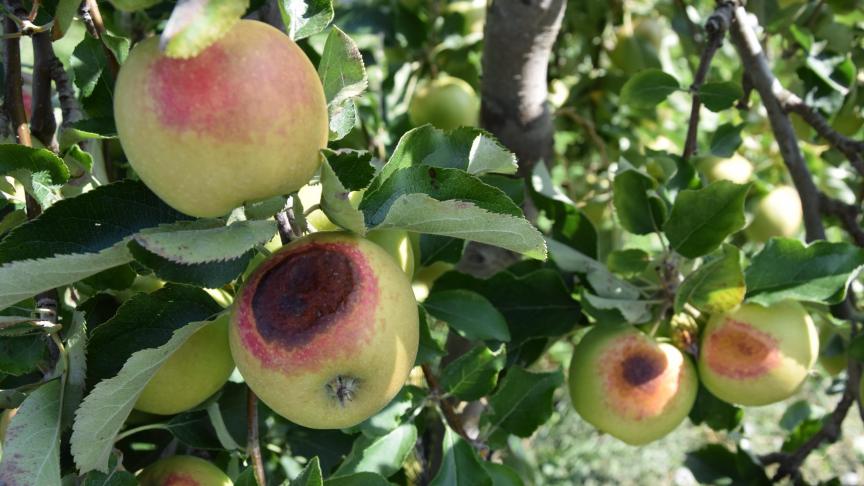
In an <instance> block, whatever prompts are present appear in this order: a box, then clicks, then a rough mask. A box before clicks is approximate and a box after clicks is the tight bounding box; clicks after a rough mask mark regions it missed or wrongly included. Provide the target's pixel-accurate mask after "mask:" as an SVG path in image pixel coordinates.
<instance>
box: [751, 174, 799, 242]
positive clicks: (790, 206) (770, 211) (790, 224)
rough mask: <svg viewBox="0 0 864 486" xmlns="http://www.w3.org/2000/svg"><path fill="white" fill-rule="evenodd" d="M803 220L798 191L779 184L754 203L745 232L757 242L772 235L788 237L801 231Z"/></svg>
mask: <svg viewBox="0 0 864 486" xmlns="http://www.w3.org/2000/svg"><path fill="white" fill-rule="evenodd" d="M803 221H804V210H803V209H802V207H801V198H799V197H798V191H796V190H795V188H794V187H791V186H780V187H777V188H775V189H773V190H772V191H771V192H769V193H768V194H767V195H766V196H765V197H763V198H762V199H761V200H760V201H759V202H758V203H757V204H756V208H755V210H754V211H753V220H752V221H751V222H750V225H749V226H748V227H747V229H746V233H747V236H748V237H749V238H750V239H751V240H752V241H755V242H759V243H763V242H765V241H768V240H769V239H771V238H773V237H786V238H789V237H793V236H795V235H797V234H798V233H799V232H800V231H801V225H802V223H803Z"/></svg>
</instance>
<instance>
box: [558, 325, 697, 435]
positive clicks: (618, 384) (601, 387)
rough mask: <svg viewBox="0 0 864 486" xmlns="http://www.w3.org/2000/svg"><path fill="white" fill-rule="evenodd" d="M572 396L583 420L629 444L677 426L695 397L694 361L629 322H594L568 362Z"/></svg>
mask: <svg viewBox="0 0 864 486" xmlns="http://www.w3.org/2000/svg"><path fill="white" fill-rule="evenodd" d="M569 383H570V397H571V399H572V401H573V408H575V409H576V411H577V412H578V413H579V415H581V416H582V418H583V419H585V421H587V422H588V423H590V424H591V425H593V426H594V427H597V429H599V430H601V431H603V432H606V433H608V434H610V435H612V436H614V437H616V438H618V439H620V440H622V441H624V442H626V443H628V444H631V445H641V444H646V443H648V442H651V441H654V440H657V439H659V438H660V437H663V436H664V435H666V434H668V433H669V432H671V431H672V430H674V429H675V428H676V427H678V425H679V424H680V423H681V422H682V421H683V420H684V419H685V418H686V417H687V415H688V414H689V413H690V409H691V408H693V403H694V402H695V401H696V392H697V390H698V381H697V379H696V370H695V368H694V366H693V363H691V362H690V359H689V358H687V357H686V356H684V355H683V354H682V353H681V351H679V350H678V348H676V347H674V346H672V345H671V344H667V343H658V342H657V341H655V340H654V339H653V338H651V337H649V336H648V335H646V334H645V333H643V332H641V331H639V330H638V329H636V328H635V327H633V326H629V325H617V324H615V325H603V324H597V325H595V326H594V327H593V328H592V329H591V330H590V331H588V333H587V334H586V335H585V336H584V337H583V338H582V340H581V341H579V344H578V345H577V346H576V348H575V349H574V350H573V360H572V361H571V362H570V378H569Z"/></svg>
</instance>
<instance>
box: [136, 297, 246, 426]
mask: <svg viewBox="0 0 864 486" xmlns="http://www.w3.org/2000/svg"><path fill="white" fill-rule="evenodd" d="M228 321H229V316H228V314H223V315H221V316H220V317H218V318H216V320H214V321H213V322H212V323H210V324H207V325H206V326H204V327H202V328H201V329H199V330H198V331H197V332H195V334H193V335H192V336H190V337H189V339H188V340H187V341H186V342H185V343H183V345H182V346H180V348H179V349H178V350H177V351H175V352H174V354H172V355H171V356H170V357H169V358H168V359H167V360H166V361H165V362H164V363H162V366H161V367H160V368H159V371H157V372H156V374H155V375H154V376H153V378H151V379H150V381H149V382H148V383H147V386H145V387H144V391H143V392H141V395H139V396H138V401H137V402H135V410H139V411H141V412H147V413H153V414H158V415H173V414H176V413H180V412H184V411H186V410H189V409H190V408H192V407H195V406H197V405H200V404H201V403H202V402H204V400H206V399H207V398H209V397H210V395H213V394H214V393H216V392H217V391H219V389H220V388H222V386H223V385H224V384H225V382H226V381H228V377H229V376H231V372H232V371H234V361H233V360H232V359H231V350H230V349H229V347H228Z"/></svg>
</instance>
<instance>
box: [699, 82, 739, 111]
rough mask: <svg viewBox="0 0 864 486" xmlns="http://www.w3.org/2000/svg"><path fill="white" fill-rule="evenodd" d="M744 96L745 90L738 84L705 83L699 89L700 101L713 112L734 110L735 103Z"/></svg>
mask: <svg viewBox="0 0 864 486" xmlns="http://www.w3.org/2000/svg"><path fill="white" fill-rule="evenodd" d="M742 96H744V90H742V89H741V86H740V85H739V84H738V83H735V82H732V81H723V82H719V83H705V84H703V85H702V86H700V87H699V99H700V100H702V104H703V105H705V107H706V108H708V109H709V110H711V111H713V112H718V111H723V110H726V109H728V108H732V106H733V105H735V102H737V101H738V100H740V99H741V97H742Z"/></svg>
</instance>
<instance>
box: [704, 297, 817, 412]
mask: <svg viewBox="0 0 864 486" xmlns="http://www.w3.org/2000/svg"><path fill="white" fill-rule="evenodd" d="M818 356H819V334H818V331H817V330H816V326H815V325H814V324H813V319H811V318H810V315H808V314H807V312H806V311H805V310H804V308H803V307H802V306H801V304H798V303H797V302H791V301H786V302H778V303H776V304H773V305H771V306H770V307H762V306H760V305H756V304H745V305H742V306H740V307H739V308H737V309H736V310H734V311H732V312H729V313H725V314H715V315H714V316H712V317H711V319H710V320H709V321H708V325H707V326H706V327H705V331H704V332H703V334H702V346H701V348H700V353H699V376H700V379H701V380H702V383H703V384H704V385H705V387H706V388H708V390H709V391H711V393H713V394H714V395H716V396H717V397H718V398H720V399H721V400H724V401H727V402H729V403H735V404H738V405H745V406H759V405H768V404H771V403H775V402H779V401H781V400H784V399H786V398H789V397H791V396H792V395H794V394H795V392H797V391H798V389H799V388H800V387H801V384H802V383H804V380H805V379H806V378H807V374H808V373H809V372H810V369H811V368H812V367H813V364H814V363H815V362H816V359H817V358H818Z"/></svg>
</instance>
